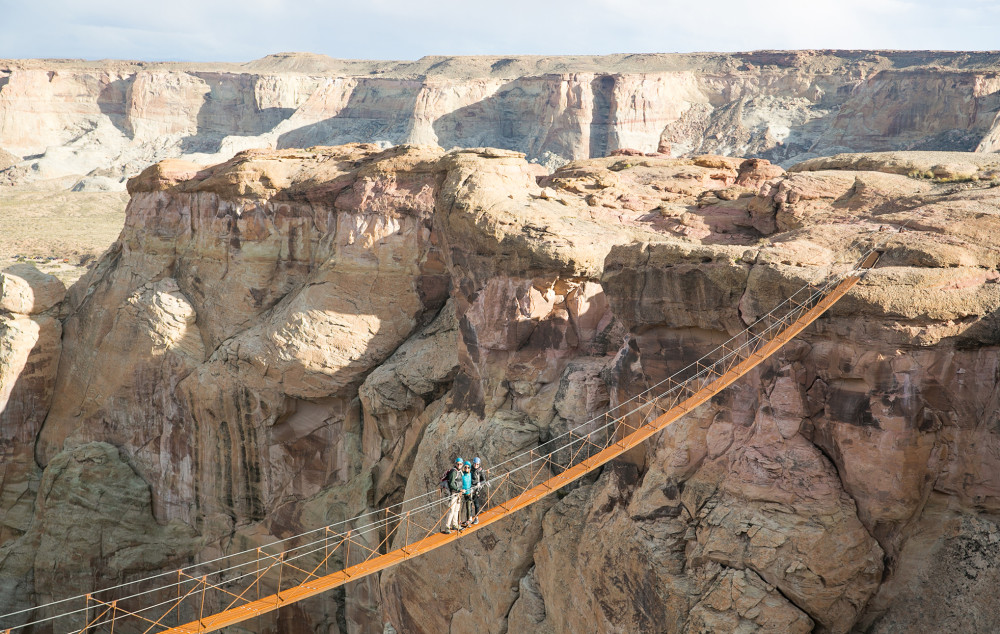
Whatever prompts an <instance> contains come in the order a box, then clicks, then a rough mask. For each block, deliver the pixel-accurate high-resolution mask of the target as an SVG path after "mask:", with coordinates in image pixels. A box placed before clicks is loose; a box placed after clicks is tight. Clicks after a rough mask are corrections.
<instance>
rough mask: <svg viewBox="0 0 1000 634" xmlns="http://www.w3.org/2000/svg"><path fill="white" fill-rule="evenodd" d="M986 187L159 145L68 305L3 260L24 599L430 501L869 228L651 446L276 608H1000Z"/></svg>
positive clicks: (667, 614) (618, 611) (357, 625)
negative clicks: (745, 364)
mask: <svg viewBox="0 0 1000 634" xmlns="http://www.w3.org/2000/svg"><path fill="white" fill-rule="evenodd" d="M997 182H1000V157H996V156H994V155H991V154H975V153H959V152H953V153H921V152H912V153H888V154H877V153H875V154H862V155H859V154H844V155H837V156H833V157H827V158H816V159H813V160H810V161H806V162H804V163H801V164H799V165H797V166H795V167H794V168H792V169H791V171H789V172H785V170H783V169H782V168H780V167H777V166H775V165H772V164H769V163H768V162H767V161H765V160H759V159H750V160H743V159H736V158H731V157H726V156H718V155H699V156H696V157H692V158H688V159H682V158H669V157H665V156H662V155H659V156H627V155H623V156H611V157H606V158H595V159H587V160H582V161H578V162H574V163H571V164H568V165H566V166H564V167H563V168H560V169H558V170H556V171H555V172H554V173H552V174H548V173H547V172H546V171H545V170H543V169H541V168H539V166H537V165H532V164H531V163H529V162H528V161H527V160H526V159H525V157H524V156H523V155H521V154H518V153H515V152H512V151H508V150H502V149H479V150H456V151H451V152H444V151H443V150H441V149H439V148H437V147H429V146H424V147H420V146H398V147H394V148H391V149H381V148H379V147H378V146H376V145H372V144H367V145H347V146H342V147H333V148H313V149H309V150H297V149H284V150H273V151H257V150H255V151H245V152H242V153H240V154H238V155H237V156H236V157H235V158H233V159H232V160H230V161H227V162H225V163H222V164H219V165H215V166H212V167H203V166H199V165H197V164H194V163H190V162H185V161H180V160H168V161H164V162H161V163H158V164H156V165H154V166H152V167H150V168H148V169H146V170H144V171H143V172H142V173H141V174H140V175H139V176H138V177H136V178H134V179H132V180H131V181H130V182H129V191H130V193H131V196H132V198H131V202H130V203H129V207H128V211H127V218H126V222H125V228H124V230H123V231H122V234H121V236H120V238H119V239H118V241H117V242H116V243H115V244H114V245H113V246H112V248H111V249H110V250H109V251H108V252H107V253H106V254H105V255H104V256H103V257H102V259H101V260H100V262H99V263H98V264H97V266H95V267H94V269H92V270H91V271H90V272H89V273H88V274H87V275H86V276H85V277H84V278H83V279H81V280H80V282H79V283H77V284H75V285H74V286H73V287H72V288H71V289H69V291H68V292H67V293H66V295H65V298H63V293H64V289H63V288H62V286H61V284H60V283H59V282H58V281H57V280H54V279H53V278H50V277H48V276H44V275H41V274H38V273H37V272H34V271H33V269H31V267H25V266H22V267H14V268H12V269H8V270H7V271H5V272H4V274H3V276H2V277H0V343H2V345H0V377H2V378H3V383H2V384H0V386H2V389H0V399H2V400H0V412H2V413H0V423H2V427H0V429H2V431H3V434H2V435H0V442H2V449H3V456H4V460H3V462H2V463H0V504H2V510H0V516H2V517H3V518H4V519H3V522H2V527H0V529H2V531H0V540H2V541H0V605H3V606H6V607H9V608H11V609H21V608H30V607H31V606H32V605H38V604H40V603H43V602H45V601H50V600H53V599H58V598H60V597H61V596H65V595H69V594H75V593H78V592H86V591H88V590H92V589H94V588H95V587H104V586H109V585H114V584H116V583H120V582H122V581H127V580H130V579H134V578H136V577H140V576H142V575H146V574H150V573H154V572H160V571H164V570H171V569H172V567H175V566H178V565H183V564H185V563H189V562H194V561H203V560H208V559H212V558H214V557H217V556H219V555H223V554H226V553H231V552H236V551H242V550H245V549H247V548H253V547H255V546H259V545H262V544H266V543H268V542H271V541H273V540H275V539H280V538H282V537H286V536H288V535H291V534H295V533H297V532H300V531H302V530H306V529H312V528H317V527H321V526H324V525H327V524H330V523H333V522H336V521H340V520H342V519H344V518H348V517H353V516H355V515H358V514H360V513H364V512H366V511H369V510H372V509H377V508H380V507H383V506H385V505H387V504H392V503H395V502H398V501H400V500H402V499H404V498H409V497H412V496H415V495H419V494H423V493H425V492H427V491H431V490H433V489H435V488H436V486H437V479H438V477H439V475H440V473H441V471H442V469H443V468H444V466H445V465H446V464H447V463H448V462H450V461H451V460H453V459H454V456H455V455H462V456H471V455H480V456H482V458H483V459H484V461H485V462H486V464H487V466H489V465H491V464H496V463H497V462H500V461H501V460H503V459H504V458H506V457H508V456H510V455H512V454H514V453H516V452H519V451H522V450H526V449H528V448H531V447H535V446H537V445H538V444H539V443H541V442H544V441H546V440H547V439H549V438H552V437H554V436H556V435H558V434H560V433H562V432H563V431H565V430H566V429H568V428H570V427H573V426H576V425H578V424H581V423H584V422H586V421H587V420H589V419H590V418H591V417H593V416H595V415H599V414H601V413H602V412H604V411H606V410H607V409H608V408H609V407H611V406H613V405H615V404H617V403H620V402H622V401H623V400H625V399H627V398H629V397H631V396H632V395H635V394H637V393H639V392H640V391H642V390H644V389H645V388H646V387H647V386H650V385H653V384H655V383H657V382H658V381H660V380H662V379H663V378H665V377H666V376H668V375H670V374H672V373H673V372H675V371H677V370H679V369H681V368H682V367H684V366H685V365H687V364H688V363H690V362H691V361H693V360H695V359H696V358H697V357H699V356H700V355H701V354H703V353H705V352H707V351H708V350H710V349H711V348H712V347H713V346H714V345H716V344H718V343H719V342H721V341H723V340H725V339H726V338H728V337H729V336H731V335H734V334H736V333H738V332H740V331H741V330H742V329H743V328H744V327H746V326H747V325H748V324H750V323H752V322H753V321H754V320H756V319H757V318H758V317H759V316H761V315H762V314H764V313H765V312H767V311H769V310H770V309H771V308H772V307H773V306H775V305H777V304H778V303H779V302H780V301H781V300H782V299H783V298H784V297H786V296H788V295H789V294H791V293H792V292H793V291H794V290H796V289H798V288H800V287H801V286H802V285H803V284H805V283H817V282H820V281H823V280H824V279H826V278H827V277H828V276H830V275H836V274H843V273H844V272H845V271H846V270H848V269H849V268H850V266H851V263H852V262H853V261H854V259H855V258H856V257H857V256H858V254H860V253H861V252H862V251H863V250H864V249H866V248H868V247H870V246H871V245H872V244H873V243H874V241H875V240H879V241H880V242H881V244H882V248H883V251H884V253H883V254H882V256H881V259H880V260H879V262H878V264H877V266H876V267H875V268H874V269H873V270H872V271H870V272H869V273H868V274H867V275H866V276H865V277H864V279H863V280H862V281H861V283H860V284H859V285H858V286H857V287H855V288H854V289H853V290H852V291H851V292H850V293H849V294H848V295H847V296H846V297H845V298H844V299H843V300H841V301H840V302H839V303H838V304H837V305H835V306H834V307H833V309H832V310H831V311H830V312H829V313H828V314H827V315H825V316H824V317H822V318H821V319H820V320H819V321H817V322H816V323H815V324H813V325H812V326H811V327H810V328H809V329H808V330H807V331H805V332H804V333H803V334H802V335H800V336H799V337H797V338H796V339H795V340H794V341H792V342H791V343H790V344H788V345H787V346H786V347H785V348H784V349H783V350H782V351H780V352H779V353H778V354H777V355H775V356H774V357H772V358H771V359H769V360H768V361H767V362H765V363H763V364H762V365H761V366H759V367H758V368H757V369H756V370H754V371H753V372H751V373H750V374H749V375H748V376H746V377H744V378H743V379H741V380H740V381H738V382H737V383H736V384H734V385H733V386H732V387H730V388H729V389H728V390H727V391H725V392H723V393H721V394H719V395H718V396H717V397H715V398H713V399H712V400H711V401H710V402H708V403H706V404H704V405H703V406H701V407H699V408H698V409H697V410H696V411H694V412H692V413H691V414H690V415H689V416H687V417H686V418H685V419H684V420H682V421H680V422H678V423H676V424H674V425H672V426H671V427H670V428H668V429H667V430H666V431H664V432H662V433H660V434H657V435H656V436H654V437H653V438H652V439H651V440H650V441H648V442H647V443H645V444H644V445H643V446H642V447H641V448H638V449H636V450H634V451H632V452H630V453H629V454H627V455H626V456H624V457H623V458H622V459H619V460H616V461H613V462H612V463H610V464H609V465H607V466H606V467H605V468H604V469H603V470H602V471H601V472H600V473H599V474H596V475H595V476H594V477H591V478H587V479H585V480H584V481H582V482H581V483H579V484H578V485H575V486H573V487H571V488H569V489H568V490H566V491H564V492H562V493H561V494H560V495H558V496H553V497H552V498H548V499H546V501H544V502H542V503H539V504H537V505H535V506H532V507H530V508H529V509H526V510H524V511H522V512H520V513H519V514H517V515H515V516H512V517H510V518H508V519H506V520H504V521H503V522H502V523H499V524H497V525H495V526H490V527H486V528H484V529H482V530H480V531H478V532H477V533H475V537H471V538H468V539H463V540H460V541H459V542H457V543H455V544H453V545H450V546H448V547H445V548H442V549H439V550H437V551H434V552H432V553H430V554H428V555H426V556H423V557H420V558H418V559H415V560H412V561H409V562H407V563H405V564H402V565H400V566H398V567H396V568H394V569H392V570H390V571H386V572H385V573H383V574H381V575H380V576H377V577H372V578H369V579H366V580H362V581H359V582H355V583H351V584H348V585H347V586H346V587H345V588H343V589H341V590H338V591H335V592H332V593H329V594H327V595H324V596H320V597H316V598H313V599H310V600H309V601H306V602H304V603H301V604H295V605H292V606H289V607H287V608H283V609H282V610H281V611H280V612H279V614H278V616H277V617H276V619H277V620H274V619H272V620H268V621H266V622H264V625H262V626H261V627H263V628H264V630H263V631H281V632H315V631H317V630H322V631H327V632H372V633H375V632H384V631H392V630H395V631H399V632H439V631H451V632H472V631H480V632H498V633H499V632H508V631H510V632H524V631H536V632H562V631H567V630H569V629H580V630H586V631H601V632H620V631H650V632H700V631H740V632H744V631H747V632H749V631H782V632H809V631H821V632H847V631H851V630H860V631H869V632H904V631H914V630H925V631H926V630H941V629H945V628H950V629H954V630H957V631H969V630H990V629H995V628H996V627H998V626H1000V622H998V620H997V619H998V617H997V614H1000V611H998V610H997V609H996V608H997V605H996V603H997V601H996V593H995V592H994V588H995V585H996V581H997V579H998V577H1000V565H998V564H997V561H1000V559H998V557H997V556H996V555H997V554H998V549H1000V546H998V543H1000V478H998V476H997V474H998V473H1000V464H998V460H1000V451H998V447H1000V435H998V430H1000V427H998V425H997V413H996V412H997V411H998V401H1000V388H998V376H1000V355H998V345H1000V334H998V333H1000V312H998V309H1000V285H998V281H1000V276H998V274H997V270H998V268H1000V251H998V250H997V249H996V248H995V247H993V246H992V245H993V244H995V242H996V239H995V237H996V236H997V234H998V231H1000V225H998V222H997V219H998V218H1000V204H998V202H1000V194H998V193H997V192H1000V189H997V188H996V187H995V185H996V183H997ZM5 611H6V610H5ZM36 616H37V614H36Z"/></svg>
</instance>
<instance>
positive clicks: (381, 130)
mask: <svg viewBox="0 0 1000 634" xmlns="http://www.w3.org/2000/svg"><path fill="white" fill-rule="evenodd" d="M423 88H424V83H423V82H422V81H420V80H415V79H414V80H404V79H380V78H363V79H360V80H358V83H357V85H356V86H355V87H354V89H353V90H352V91H351V96H350V97H349V98H348V100H347V105H346V106H344V108H343V109H342V110H341V111H340V112H338V113H337V114H336V115H335V116H333V117H330V118H329V119H324V120H322V121H317V122H316V123H311V124H309V125H305V126H302V127H301V128H296V129H295V130H291V131H289V132H286V133H284V134H282V135H281V136H280V137H278V148H279V149H284V148H296V147H311V146H314V145H341V144H344V143H359V142H363V143H375V142H379V141H384V142H388V143H391V144H393V145H398V144H400V143H405V142H407V141H408V140H409V137H410V133H411V132H412V130H413V121H414V118H415V110H416V105H417V98H418V97H419V95H420V93H421V91H422V90H423ZM319 90H324V89H323V88H320V89H319Z"/></svg>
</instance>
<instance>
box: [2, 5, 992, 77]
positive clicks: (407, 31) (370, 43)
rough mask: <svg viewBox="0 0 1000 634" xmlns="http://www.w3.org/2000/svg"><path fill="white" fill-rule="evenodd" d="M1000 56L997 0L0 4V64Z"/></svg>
mask: <svg viewBox="0 0 1000 634" xmlns="http://www.w3.org/2000/svg"><path fill="white" fill-rule="evenodd" d="M826 48H839V49H859V48H860V49H933V50H1000V0H949V1H947V2H941V0H933V1H932V0H742V1H734V0H711V1H708V2H706V1H703V0H683V1H675V0H663V1H659V2H657V1H655V0H647V1H645V2H644V1H641V0H573V1H568V0H493V1H491V2H484V1H479V0H465V1H457V0H424V1H420V0H354V1H352V2H342V1H339V0H326V1H324V0H239V1H233V0H166V1H157V2H151V1H149V0H131V1H129V2H124V1H122V0H0V58H82V59H134V60H145V61H205V62H209V61H217V62H242V61H249V60H253V59H257V58H260V57H263V56H265V55H268V54H271V53H278V52H287V51H306V52H311V53H321V54H324V55H329V56H331V57H336V58H345V59H396V60H414V59H418V58H420V57H423V56H425V55H513V54H522V55H572V54H592V55H604V54H612V53H683V52H697V51H718V52H732V51H748V50H758V49H826Z"/></svg>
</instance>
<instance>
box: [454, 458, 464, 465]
mask: <svg viewBox="0 0 1000 634" xmlns="http://www.w3.org/2000/svg"><path fill="white" fill-rule="evenodd" d="M455 464H465V461H464V460H462V459H461V458H455Z"/></svg>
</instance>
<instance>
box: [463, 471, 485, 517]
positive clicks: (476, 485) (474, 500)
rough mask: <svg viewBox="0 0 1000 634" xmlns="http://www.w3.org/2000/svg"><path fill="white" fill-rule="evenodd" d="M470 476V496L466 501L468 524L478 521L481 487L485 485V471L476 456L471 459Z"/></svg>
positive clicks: (482, 498) (481, 504) (482, 496)
mask: <svg viewBox="0 0 1000 634" xmlns="http://www.w3.org/2000/svg"><path fill="white" fill-rule="evenodd" d="M469 476H470V489H469V490H470V496H469V500H468V502H467V504H468V510H467V511H466V512H467V513H468V515H469V523H470V524H478V523H479V510H480V509H481V508H482V507H483V500H484V499H485V494H484V492H483V488H484V487H485V486H486V472H485V471H483V461H482V460H480V459H479V458H478V457H476V458H473V459H472V468H471V469H470V470H469Z"/></svg>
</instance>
